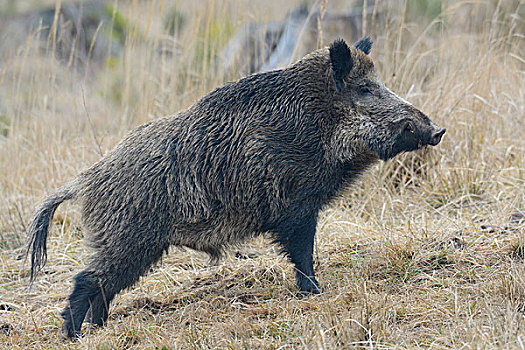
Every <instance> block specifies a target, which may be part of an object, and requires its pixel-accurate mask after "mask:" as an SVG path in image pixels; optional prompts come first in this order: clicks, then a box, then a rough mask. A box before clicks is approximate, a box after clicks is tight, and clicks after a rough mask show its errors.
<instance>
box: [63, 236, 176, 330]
mask: <svg viewBox="0 0 525 350" xmlns="http://www.w3.org/2000/svg"><path fill="white" fill-rule="evenodd" d="M130 236H131V235H130ZM130 236H128V237H130ZM150 238H152V240H151V241H149V242H144V241H141V240H135V241H133V242H130V240H129V239H128V240H126V242H120V243H119V242H116V243H115V245H111V244H110V245H107V246H104V247H101V248H99V250H98V251H97V252H96V253H95V255H94V256H93V258H92V262H91V264H90V265H89V266H88V268H87V269H86V270H84V271H82V272H80V273H79V274H78V275H76V276H75V283H74V287H73V292H72V293H71V295H70V296H69V305H68V306H67V307H66V308H65V309H64V311H63V312H62V317H63V318H64V325H63V326H62V332H63V334H64V336H65V337H67V338H74V337H77V336H78V335H80V328H81V326H82V323H83V321H84V318H85V317H86V314H88V317H87V318H88V321H89V322H90V323H92V324H95V325H98V326H102V325H103V324H104V323H105V322H106V320H107V318H108V309H109V304H110V303H111V301H112V300H113V298H114V297H115V295H117V294H118V293H119V292H120V291H121V290H123V289H126V288H128V287H131V286H132V285H133V284H134V283H135V282H137V280H138V279H139V278H140V276H142V275H144V274H145V273H146V272H148V271H149V269H150V267H151V265H153V264H154V263H156V262H157V261H159V260H160V258H161V257H162V254H163V252H164V251H166V250H167V248H168V246H167V245H165V244H163V243H162V242H159V241H161V240H157V239H156V238H155V235H151V237H150ZM88 311H89V312H88Z"/></svg>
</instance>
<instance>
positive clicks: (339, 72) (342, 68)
mask: <svg viewBox="0 0 525 350" xmlns="http://www.w3.org/2000/svg"><path fill="white" fill-rule="evenodd" d="M330 62H331V64H332V71H333V72H334V80H335V87H336V89H337V92H342V91H344V89H345V82H344V79H345V78H346V77H347V76H348V73H350V71H351V70H352V66H353V65H354V62H353V61H352V54H351V53H350V48H349V47H348V45H347V44H346V43H345V41H344V40H343V39H337V40H336V41H334V42H333V43H332V45H330Z"/></svg>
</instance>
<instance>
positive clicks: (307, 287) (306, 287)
mask: <svg viewBox="0 0 525 350" xmlns="http://www.w3.org/2000/svg"><path fill="white" fill-rule="evenodd" d="M297 284H298V285H299V291H300V292H301V294H303V295H310V294H320V293H321V292H322V290H321V287H319V282H317V280H316V279H315V278H312V277H306V276H302V277H300V278H299V280H298V281H297Z"/></svg>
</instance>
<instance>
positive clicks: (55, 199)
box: [26, 183, 77, 285]
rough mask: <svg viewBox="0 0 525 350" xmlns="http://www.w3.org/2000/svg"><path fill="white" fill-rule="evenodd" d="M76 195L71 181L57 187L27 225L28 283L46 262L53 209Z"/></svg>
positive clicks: (31, 281)
mask: <svg viewBox="0 0 525 350" xmlns="http://www.w3.org/2000/svg"><path fill="white" fill-rule="evenodd" d="M76 195H77V189H76V188H75V185H74V184H73V183H71V184H69V185H66V186H64V187H61V188H59V189H58V190H57V191H56V192H55V193H53V194H52V195H50V196H49V197H47V198H46V199H45V200H44V202H43V203H42V204H41V205H40V208H39V209H38V211H37V212H36V214H35V216H34V218H33V221H32V222H31V225H30V226H29V230H28V231H29V244H28V246H27V251H26V259H27V255H28V254H29V250H31V248H32V252H31V279H30V283H29V284H30V285H31V284H32V283H33V281H34V280H35V277H36V275H37V274H38V272H39V271H40V270H41V269H42V267H43V266H44V265H45V264H46V260H47V248H46V241H47V233H48V231H49V222H50V221H51V219H52V218H53V214H54V213H55V210H56V209H57V208H58V206H59V205H60V203H62V202H63V201H66V200H68V199H72V198H74V197H75V196H76Z"/></svg>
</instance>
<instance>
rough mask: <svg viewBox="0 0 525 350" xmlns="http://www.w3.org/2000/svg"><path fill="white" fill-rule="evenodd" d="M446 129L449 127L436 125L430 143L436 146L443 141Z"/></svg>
mask: <svg viewBox="0 0 525 350" xmlns="http://www.w3.org/2000/svg"><path fill="white" fill-rule="evenodd" d="M446 131H447V129H445V128H440V127H436V128H435V130H433V131H432V134H431V135H430V140H429V141H428V144H429V145H431V146H436V145H437V144H438V143H440V142H441V138H442V137H443V135H444V134H445V132H446Z"/></svg>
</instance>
